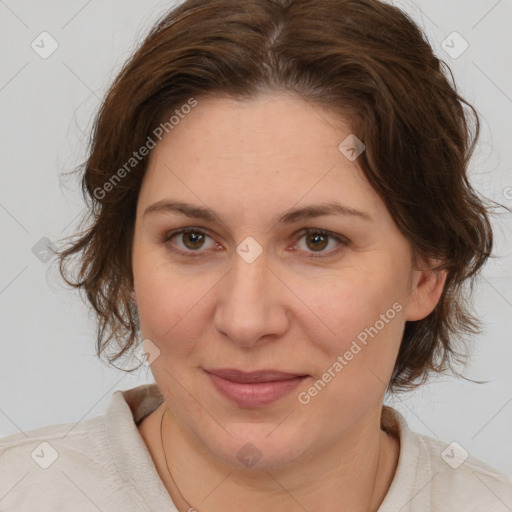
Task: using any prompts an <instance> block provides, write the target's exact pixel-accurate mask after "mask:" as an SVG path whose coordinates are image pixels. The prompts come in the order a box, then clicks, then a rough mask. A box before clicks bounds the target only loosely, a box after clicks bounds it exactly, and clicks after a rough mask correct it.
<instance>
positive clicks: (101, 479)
mask: <svg viewBox="0 0 512 512" xmlns="http://www.w3.org/2000/svg"><path fill="white" fill-rule="evenodd" d="M161 402H162V396H161V395H160V393H159V391H158V388H157V387H156V385H148V386H139V387H137V388H133V389H131V390H128V391H123V392H122V391H116V392H115V393H114V394H113V396H112V399H111V402H110V405H109V407H108V410H107V413H106V414H105V415H104V416H99V417H96V418H92V419H88V420H85V421H82V422H79V423H76V424H66V425H53V426H48V427H43V428H39V429H36V430H33V431H30V432H27V433H25V434H23V433H20V434H14V435H11V436H8V437H5V438H3V439H0V512H11V511H21V512H25V511H26V512H33V511H38V512H46V511H48V512H50V511H51V512H60V511H66V512H92V511H94V512H98V510H100V511H102V512H114V511H115V512H131V511H133V512H135V511H137V512H141V511H152V512H153V511H171V512H176V511H177V509H176V507H175V506H174V504H173V502H172V500H171V498H170V496H169V494H168V492H167V490H166V489H165V487H164V485H163V483H162V481H161V479H160V477H159V476H158V473H157V471H156V469H155V466H154V464H153V461H152V459H151V456H150V454H149V452H148V450H147V448H146V445H145V444H144V441H143V440H142V437H141V436H140V434H139V431H138V429H137V424H138V423H139V422H140V421H142V419H143V418H144V417H146V416H147V415H148V414H150V413H151V412H152V411H154V410H155V409H156V408H157V407H158V406H159V405H160V404H161ZM382 424H383V426H384V427H386V428H387V429H391V430H393V431H394V432H395V433H396V435H397V436H398V437H399V439H400V457H399V461H398V467H397V470H396V473H395V477H394V479H393V482H392V484H391V487H390V489H389V491H388V493H387V495H386V497H385V499H384V501H383V503H382V504H381V506H380V508H379V512H432V511H434V512H444V511H446V512H458V511H461V512H462V511H464V512H472V511H474V512H477V511H478V512H510V511H511V510H512V479H511V478H509V477H507V476H505V475H504V474H502V473H500V472H499V471H497V470H495V469H493V468H492V467H490V466H488V465H486V464H484V463H483V462H481V461H479V460H478V459H475V458H473V457H471V456H469V457H468V458H465V456H466V454H465V452H463V451H462V450H463V449H462V448H461V447H458V446H457V445H453V444H452V445H449V446H448V443H444V442H442V441H438V440H436V439H432V438H430V437H427V436H423V435H420V434H417V433H415V432H412V431H411V430H410V429H409V428H408V427H407V424H406V422H405V419H404V418H403V416H402V415H401V414H400V413H398V411H396V410H394V409H392V408H390V407H388V406H384V408H383V415H382ZM447 446H448V447H447ZM311 512H313V511H311Z"/></svg>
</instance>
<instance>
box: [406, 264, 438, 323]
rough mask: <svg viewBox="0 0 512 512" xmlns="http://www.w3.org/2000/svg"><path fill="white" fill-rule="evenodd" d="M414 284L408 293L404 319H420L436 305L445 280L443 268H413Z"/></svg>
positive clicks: (428, 313)
mask: <svg viewBox="0 0 512 512" xmlns="http://www.w3.org/2000/svg"><path fill="white" fill-rule="evenodd" d="M414 273H415V274H416V275H415V276H414V277H415V280H414V281H415V284H414V288H413V290H412V292H411V294H410V295H409V303H408V304H407V308H406V320H409V321H414V320H422V319H423V318H425V317H427V316H428V315H430V313H432V311H433V310H434V308H435V307H436V305H437V303H438V302H439V299H440V297H441V294H442V293H443V289H444V285H445V282H446V271H444V270H415V271H414Z"/></svg>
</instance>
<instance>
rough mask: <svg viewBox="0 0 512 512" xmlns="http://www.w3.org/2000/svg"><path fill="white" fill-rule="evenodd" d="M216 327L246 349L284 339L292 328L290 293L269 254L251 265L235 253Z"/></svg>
mask: <svg viewBox="0 0 512 512" xmlns="http://www.w3.org/2000/svg"><path fill="white" fill-rule="evenodd" d="M219 286H221V289H220V291H219V295H218V301H219V303H218V305H217V307H216V310H215V319H214V325H215V328H216V329H217V331H218V332H220V333H221V334H222V335H224V336H225V337H227V338H228V339H230V340H231V341H232V342H233V343H236V344H238V345H239V346H242V347H247V348H250V347H253V346H254V345H256V344H259V343H262V342H265V341H267V342H269V341H271V340H275V339H276V338H279V337H280V336H282V335H283V334H284V333H285V332H286V329H287V328H288V321H289V311H288V309H287V306H286V300H287V298H286V297H287V295H288V300H290V295H291V294H290V291H288V289H287V288H286V286H285V285H284V284H283V283H282V282H281V280H280V279H279V277H278V275H277V272H276V270H274V269H272V268H270V266H269V262H268V259H267V257H266V254H265V252H263V253H262V254H261V255H260V256H259V257H258V258H257V259H256V260H255V261H253V262H251V263H248V262H247V261H245V260H244V259H243V258H242V257H240V256H239V255H238V254H235V257H234V263H233V267H232V268H231V271H230V272H228V273H227V275H226V276H225V277H224V279H222V281H221V282H220V283H219Z"/></svg>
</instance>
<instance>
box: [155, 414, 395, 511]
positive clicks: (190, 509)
mask: <svg viewBox="0 0 512 512" xmlns="http://www.w3.org/2000/svg"><path fill="white" fill-rule="evenodd" d="M166 411H167V406H166V407H165V409H164V412H163V413H162V416H161V418H160V442H161V445H162V452H163V453H164V460H165V466H166V467H167V472H168V473H169V476H170V478H171V480H172V483H173V484H174V487H176V491H178V494H179V495H180V497H181V499H182V500H183V501H184V502H185V503H186V504H187V505H188V507H189V509H188V511H189V512H192V511H193V512H200V511H199V510H197V509H196V508H195V507H193V506H192V505H191V504H190V503H189V502H188V501H187V500H186V499H185V498H184V496H183V494H181V492H180V489H179V487H178V484H177V483H176V480H174V478H173V476H172V473H171V470H170V469H169V463H168V462H167V454H166V453H165V447H164V438H163V425H164V415H165V412H166ZM386 435H387V434H386ZM380 455H381V450H380V449H379V455H378V458H377V467H376V469H375V476H374V477H373V490H372V495H371V498H370V504H371V503H372V501H373V495H374V494H375V486H376V484H377V475H378V472H379V464H380Z"/></svg>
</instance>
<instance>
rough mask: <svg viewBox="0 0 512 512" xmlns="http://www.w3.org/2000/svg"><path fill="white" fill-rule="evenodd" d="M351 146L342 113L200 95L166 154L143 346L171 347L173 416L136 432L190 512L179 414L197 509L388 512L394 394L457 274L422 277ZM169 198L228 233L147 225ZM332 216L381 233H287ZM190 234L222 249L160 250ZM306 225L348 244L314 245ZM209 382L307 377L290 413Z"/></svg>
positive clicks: (157, 163)
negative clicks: (264, 372)
mask: <svg viewBox="0 0 512 512" xmlns="http://www.w3.org/2000/svg"><path fill="white" fill-rule="evenodd" d="M350 133H351V131H350V127H349V125H348V123H346V122H344V121H343V120H340V118H339V117H338V116H337V117H334V116H333V115H332V114H330V113H328V112H326V111H325V110H321V109H320V108H318V107H316V106H313V105H311V104H309V103H307V102H305V101H304V100H302V99H300V98H298V97H296V96H292V95H285V94H283V93H265V94H262V95H261V96H260V97H258V98H257V99H255V100H251V101H245V102H238V101H235V100H233V99H229V98H226V97H221V96H218V97H215V98H208V99H201V98H198V105H197V106H196V107H195V108H194V109H193V110H192V111H191V113H190V114H188V115H187V116H186V117H185V119H183V120H181V121H180V123H179V125H178V126H176V127H175V128H174V129H173V130H172V131H171V132H170V133H169V134H167V135H166V136H165V137H164V138H163V140H162V141H161V142H160V143H159V144H158V145H157V146H156V148H155V149H154V150H153V151H152V154H151V158H150V162H149V167H148V169H147V173H146V176H145V177H144V181H143V184H142V188H141V191H140V195H139V199H138V205H137V216H136V225H135V235H134V242H133V253H132V254H133V272H134V290H135V298H136V303H137V307H138V311H139V318H140V323H141V331H142V337H143V339H149V340H151V342H152V343H154V344H155V345H156V346H157V347H158V349H159V350H160V354H159V356H158V357H157V358H156V359H155V360H154V362H153V363H152V372H153V375H154V377H155V380H156V382H157V384H158V386H159V388H160V390H161V392H162V394H163V396H164V399H165V402H164V404H162V406H161V407H160V408H158V409H157V410H156V411H154V412H153V413H152V414H151V415H149V416H148V417H147V418H146V419H145V420H144V421H143V422H142V423H141V424H140V426H139V430H140V432H141V435H142V437H143V439H144V441H145V442H146V444H147V446H148V448H149V450H150V453H151V454H152V457H153V459H154V461H155V465H156V468H157V470H158V472H159V474H160V475H161V478H162V480H163V482H164V484H165V485H166V487H167V489H168V490H169V493H170V495H171V497H172V498H173V500H174V501H175V503H176V505H177V506H178V508H179V510H180V511H181V510H183V511H184V510H188V506H187V505H186V503H185V502H184V501H183V500H182V499H181V497H180V495H179V493H178V492H177V490H176V488H175V486H174V484H173V483H172V481H171V479H170V478H169V474H168V470H167V467H166V465H165V461H164V458H163V454H162V449H161V444H160V419H161V415H162V413H163V411H164V408H167V411H166V414H165V417H164V429H163V432H164V436H163V440H164V445H165V452H166V454H167V459H168V461H169V467H170V470H171V472H172V474H173V477H174V479H175V481H176V482H177V485H178V486H179V489H180V492H181V494H182V495H183V496H184V497H185V498H186V500H187V501H188V502H189V503H190V504H191V505H192V506H194V507H195V508H197V510H199V511H205V510H206V511H212V512H216V511H220V510H233V509H236V508H237V507H241V508H242V507H243V510H245V511H246V512H251V511H262V510H276V509H279V510H285V511H295V510H297V511H299V510H300V511H303V510H304V509H306V510H323V511H331V510H332V511H334V510H336V511H340V510H350V511H358V510H361V511H363V510H365V511H367V510H376V509H377V508H378V506H379V504H380V503H381V502H382V500H383V498H384V496H385V494H386V492H387V490H388V488H389V485H390V484H391V481H392V479H393V475H394V472H395V469H396V465H397V461H398V453H399V444H398V442H397V440H395V439H393V438H392V437H391V436H389V435H388V434H386V433H384V432H383V431H382V430H381V429H380V415H381V408H382V402H383V398H384V394H385V389H386V386H387V383H388V382H389V380H390V377H391V373H392V370H393V366H394V363H395V360H396V357H397V353H398V349H399V345H400V341H401V337H402V333H403V329H404V325H405V321H407V320H410V321H412V320H419V319H421V318H424V317H425V316H427V315H428V314H429V313H430V312H431V311H432V310H433V308H434V307H435V305H436V303H437V301H438V299H439V297H440V294H441V292H442V288H443V284H444V279H445V276H444V274H443V273H435V272H430V271H426V270H425V271H423V270H420V269H413V267H412V261H411V246H410V243H409V242H408V241H407V239H406V238H405V237H404V236H403V235H402V234H401V232H400V231H399V229H398V228H397V226H396V225H395V223H394V221H393V220H392V218H391V216H390V214H389V212H388V211H387V209H386V207H385V205H384V203H383V201H382V200H381V199H380V197H379V196H378V195H377V194H376V192H375V191H374V190H373V189H372V188H371V186H370V185H369V183H368V182H367V180H366V179H365V178H364V176H363V174H362V172H361V171H360V169H359V168H358V165H357V160H355V161H350V160H349V159H347V158H346V157H345V156H344V155H343V154H342V153H341V152H340V151H339V149H338V146H339V144H340V142H341V141H343V140H344V139H345V138H346V137H347V136H348V135H349V134H350ZM161 200H179V201H184V202H187V203H192V204H194V205H197V206H199V207H208V208H211V209H212V210H214V211H215V212H216V213H217V214H218V215H219V216H220V217H221V219H223V221H222V222H219V221H206V220H203V219H192V218H188V217H185V216H184V215H182V214H179V213H172V212H168V211H167V212H161V211H160V212H153V213H148V214H147V215H145V216H144V212H145V210H146V208H147V207H148V206H150V205H152V204H154V203H156V202H158V201H161ZM330 201H336V202H338V203H341V204H342V205H344V206H347V207H350V208H353V209H357V210H360V211H362V212H364V213H365V214H367V215H368V216H369V217H370V219H369V220H367V219H364V218H361V217H359V216H354V215H329V216H322V217H317V218H313V219H302V220H297V221H296V222H294V223H293V224H289V225H288V224H286V225H285V224H281V223H276V222H275V221H274V220H273V219H274V217H276V218H277V216H279V215H282V214H283V213H286V212H287V211H289V210H290V209H292V208H297V207H303V206H306V205H315V204H319V203H323V202H330ZM183 227H195V228H197V229H201V231H203V232H205V233H206V235H207V236H206V238H204V239H203V241H202V242H201V240H200V241H199V242H198V241H197V240H196V239H194V238H193V237H192V239H191V237H190V234H189V235H186V234H185V235H183V234H181V235H176V236H175V237H173V238H172V239H170V240H168V241H167V242H162V240H163V239H164V237H165V236H166V235H167V234H169V233H170V232H171V231H172V230H176V229H179V228H183ZM304 228H315V229H320V230H328V231H331V232H333V233H335V234H338V235H340V236H341V237H345V238H346V239H347V240H348V242H347V244H346V245H342V244H341V243H340V242H337V241H336V239H335V238H332V237H326V238H321V239H320V241H316V240H315V235H314V234H312V235H307V234H303V233H301V230H303V229H304ZM249 236H250V237H253V238H254V239H255V240H256V241H257V243H258V244H259V245H260V246H261V248H262V249H263V252H262V253H261V254H260V255H259V256H258V257H257V258H256V259H255V260H254V261H253V262H252V263H248V262H247V261H245V260H244V259H243V258H242V257H241V256H240V255H239V254H238V253H237V252H236V248H237V246H238V245H239V244H241V242H243V241H244V240H245V239H246V238H247V237H249ZM315 242H316V243H315ZM172 248H174V249H176V250H179V249H181V250H182V251H185V252H186V254H185V255H179V254H178V253H176V252H174V251H173V250H172ZM338 248H339V249H341V250H340V251H339V252H336V250H337V249H338ZM187 251H188V252H187ZM191 253H194V254H197V253H199V256H198V257H191V256H189V254H191ZM314 254H318V255H320V256H322V255H323V257H318V258H311V257H310V256H311V255H314ZM393 304H395V313H396V314H395V315H393V316H394V318H392V319H389V318H388V316H390V315H388V316H386V318H388V321H387V322H385V323H384V327H383V328H382V329H380V330H379V332H378V334H377V335H375V336H374V337H373V338H370V337H369V338H368V340H369V341H368V343H367V345H366V346H362V349H361V350H360V351H359V352H358V353H357V354H356V355H354V357H353V358H352V359H351V360H350V361H348V362H347V364H346V365H344V367H343V369H342V370H341V371H339V372H337V373H336V376H335V377H333V378H331V380H330V382H329V383H328V384H327V385H325V387H323V388H322V389H321V390H320V391H319V392H318V393H317V394H316V396H313V397H311V399H310V401H309V402H308V403H307V404H303V403H300V401H299V400H298V394H299V393H300V392H301V391H307V390H308V389H309V388H310V387H311V386H312V385H313V384H314V383H315V382H316V381H317V380H318V379H321V378H322V375H323V374H324V373H325V372H326V371H327V370H328V368H330V367H331V368H332V367H333V364H334V363H335V362H336V361H337V358H338V356H340V355H341V356H343V354H344V353H345V352H346V351H347V350H349V348H350V346H351V344H352V342H353V340H355V339H357V336H358V335H359V334H360V333H361V332H363V331H364V329H365V328H368V327H370V326H374V325H375V324H376V321H377V320H379V319H380V318H382V317H381V315H383V314H384V315H386V312H387V311H388V310H390V308H391V309H393ZM396 304H398V305H399V306H398V307H397V306H396ZM396 309H400V311H398V312H397V311H396ZM204 368H238V369H241V370H244V371H251V370H256V369H268V368H271V369H278V370H281V371H288V372H292V373H300V374H307V375H309V377H308V379H306V381H304V382H303V383H302V384H301V387H300V388H298V389H297V390H295V391H293V392H292V393H290V394H288V395H286V396H285V397H283V398H281V399H279V400H278V401H276V402H274V403H272V404H270V405H268V406H265V407H260V408H257V409H250V408H242V407H238V406H237V405H236V404H233V403H231V402H230V401H228V400H227V399H226V398H225V397H224V396H222V395H220V394H219V393H218V392H217V391H216V389H215V388H214V387H213V386H212V384H211V382H210V379H209V377H208V376H207V375H206V374H205V373H204V371H203V369H204ZM248 442H250V443H252V444H253V445H254V446H255V447H256V448H257V450H258V452H259V453H260V454H261V459H260V460H259V461H258V463H257V464H256V465H255V466H253V467H251V468H248V467H247V466H245V465H244V464H243V462H241V461H240V460H239V458H238V457H237V453H238V452H239V450H240V449H241V448H242V447H243V446H244V445H246V444H247V443H248ZM278 507H279V508H278Z"/></svg>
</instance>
